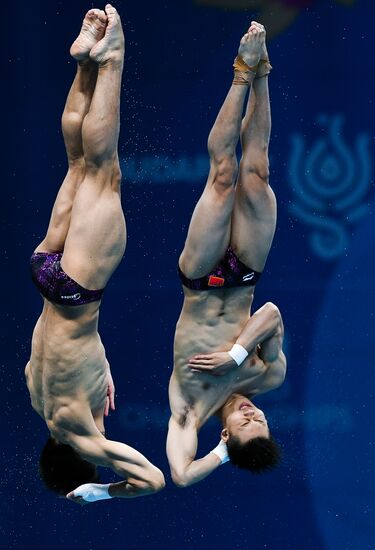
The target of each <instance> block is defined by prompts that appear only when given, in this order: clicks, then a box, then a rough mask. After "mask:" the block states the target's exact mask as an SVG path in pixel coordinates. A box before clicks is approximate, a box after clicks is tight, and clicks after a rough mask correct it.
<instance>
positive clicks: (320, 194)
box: [288, 115, 372, 260]
mask: <svg viewBox="0 0 375 550" xmlns="http://www.w3.org/2000/svg"><path fill="white" fill-rule="evenodd" d="M318 122H319V124H320V125H321V126H322V129H323V132H324V134H325V135H323V137H320V138H318V139H317V141H316V142H315V144H314V145H313V146H312V147H307V146H306V144H305V139H304V137H303V136H302V135H301V134H295V135H293V136H292V153H291V156H290V159H289V170H288V172H289V183H290V186H291V188H292V191H293V194H294V201H293V203H292V205H291V207H290V211H291V212H292V213H293V214H294V215H295V216H296V217H297V218H298V219H299V220H301V221H302V222H304V223H305V224H306V225H308V226H309V227H310V228H311V233H310V244H311V247H312V250H313V251H314V252H315V254H316V255H317V256H319V257H320V258H322V259H324V260H334V259H336V258H338V257H340V256H341V255H342V254H343V253H344V252H345V250H346V247H347V244H348V240H349V231H350V228H351V227H352V226H353V225H354V224H356V223H357V222H358V221H359V220H360V219H362V218H363V217H364V216H365V214H366V213H367V211H368V206H367V205H366V203H365V201H364V199H365V196H366V194H367V193H368V190H369V188H370V184H371V170H372V165H371V157H370V153H369V143H370V136H369V135H368V134H366V133H362V134H359V135H358V136H357V137H356V139H355V143H354V145H353V146H350V145H348V144H347V143H346V142H345V140H344V138H343V136H342V127H343V124H344V117H343V116H342V115H332V116H326V115H320V116H319V117H318Z"/></svg>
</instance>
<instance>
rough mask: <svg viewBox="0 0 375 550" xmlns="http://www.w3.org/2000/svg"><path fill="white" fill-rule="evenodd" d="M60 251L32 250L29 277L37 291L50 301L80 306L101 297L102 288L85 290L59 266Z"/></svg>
mask: <svg viewBox="0 0 375 550" xmlns="http://www.w3.org/2000/svg"><path fill="white" fill-rule="evenodd" d="M61 257H62V252H52V253H49V252H34V254H33V255H32V256H31V260H30V266H31V277H32V280H33V281H34V284H35V285H36V287H37V288H38V290H39V292H40V293H41V294H42V296H44V297H45V298H47V300H49V301H50V302H53V303H55V304H60V305H64V306H81V305H83V304H88V303H89V302H96V301H98V300H100V299H101V298H102V295H103V292H104V289H102V290H87V289H86V288H83V287H82V286H81V285H79V284H78V283H76V281H74V280H73V279H71V278H70V277H69V275H67V274H66V273H65V271H64V270H63V269H62V268H61V265H60V261H61Z"/></svg>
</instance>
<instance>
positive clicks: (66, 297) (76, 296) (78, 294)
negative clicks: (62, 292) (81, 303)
mask: <svg viewBox="0 0 375 550" xmlns="http://www.w3.org/2000/svg"><path fill="white" fill-rule="evenodd" d="M80 297H81V293H80V292H77V293H76V294H71V295H70V296H61V299H62V300H79V299H80Z"/></svg>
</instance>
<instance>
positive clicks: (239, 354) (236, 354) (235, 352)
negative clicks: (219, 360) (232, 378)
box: [228, 344, 249, 366]
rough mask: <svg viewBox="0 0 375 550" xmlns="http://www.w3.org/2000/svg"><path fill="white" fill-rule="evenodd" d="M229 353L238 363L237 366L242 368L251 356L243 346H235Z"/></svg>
mask: <svg viewBox="0 0 375 550" xmlns="http://www.w3.org/2000/svg"><path fill="white" fill-rule="evenodd" d="M228 353H229V355H230V356H231V357H232V359H233V360H234V361H235V362H236V363H237V366H240V365H241V364H242V363H243V362H244V361H245V359H246V357H247V356H248V355H249V353H248V351H247V350H246V349H245V348H244V347H243V346H241V344H233V346H232V349H231V350H230V351H229V352H228Z"/></svg>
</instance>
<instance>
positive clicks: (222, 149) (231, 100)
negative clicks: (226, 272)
mask: <svg viewBox="0 0 375 550" xmlns="http://www.w3.org/2000/svg"><path fill="white" fill-rule="evenodd" d="M260 44H261V37H260V33H258V32H253V30H252V27H251V28H250V29H249V31H248V33H246V34H245V36H244V37H243V38H242V40H241V44H240V48H239V54H240V55H241V57H242V58H243V59H244V61H245V62H246V63H247V64H248V65H249V66H254V65H256V64H257V63H258V61H259V56H260ZM254 76H255V75H253V77H254ZM253 77H252V78H253ZM250 85H251V81H250ZM247 91H248V90H247V86H243V85H235V84H232V86H231V88H230V90H229V93H228V95H227V97H226V99H225V101H224V104H223V106H222V108H221V110H220V112H219V115H218V117H217V119H216V121H215V124H214V126H213V128H212V130H211V133H210V136H209V139H208V150H209V154H210V173H209V176H208V181H207V184H206V187H205V189H204V191H203V194H202V196H201V198H200V200H199V201H198V203H197V205H196V207H195V210H194V213H193V216H192V219H191V222H190V227H189V231H188V236H187V239H186V243H185V247H184V250H183V252H182V254H181V257H180V267H181V269H182V271H183V272H184V274H185V275H186V276H187V277H190V278H197V277H202V276H204V275H206V274H207V273H208V272H209V271H210V270H211V269H212V268H213V267H214V266H215V265H216V264H217V263H218V262H219V260H220V259H221V258H222V257H223V256H224V254H225V251H226V249H227V247H228V244H229V239H230V230H231V216H232V211H233V205H234V198H235V182H236V176H237V159H236V146H237V142H238V139H239V134H240V130H241V119H242V114H243V107H244V102H245V98H246V95H247Z"/></svg>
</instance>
